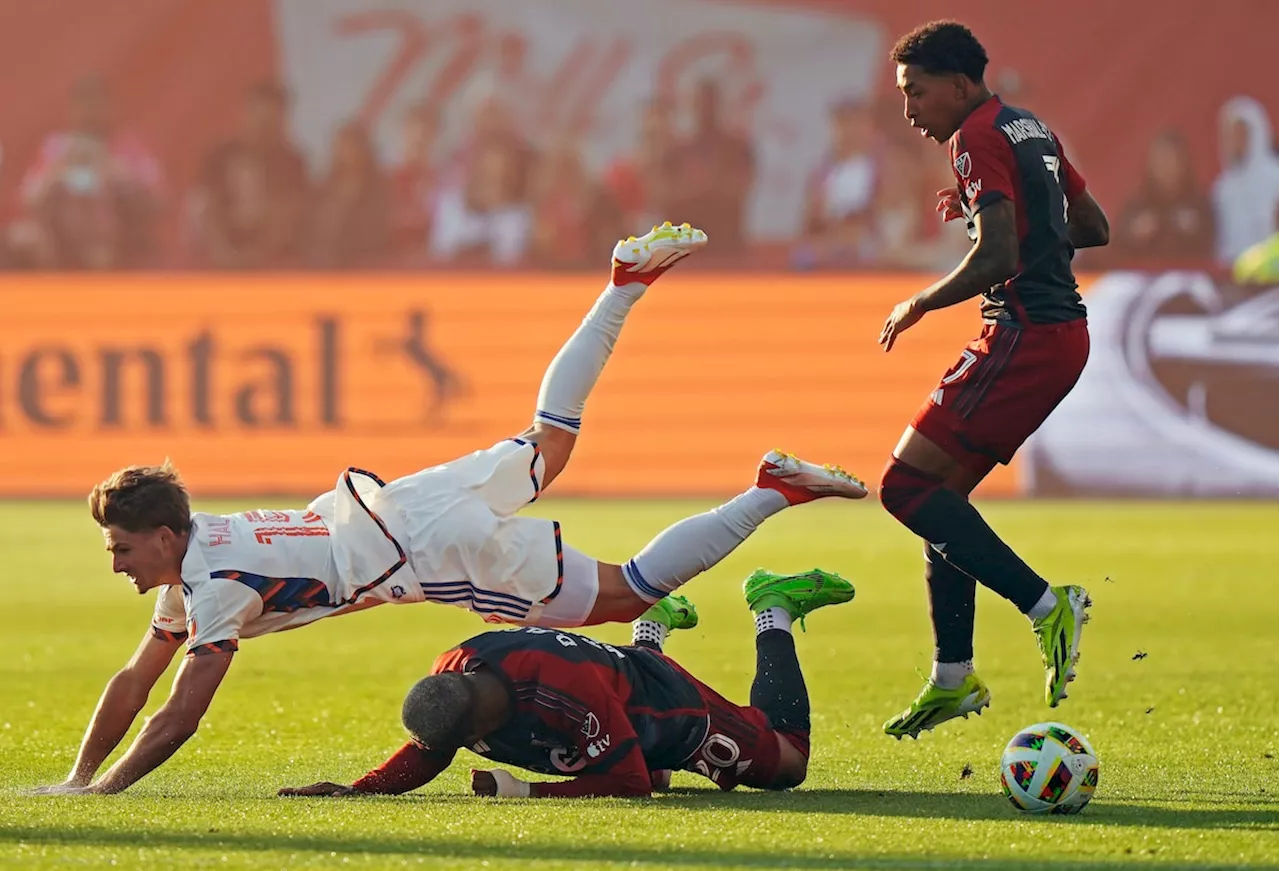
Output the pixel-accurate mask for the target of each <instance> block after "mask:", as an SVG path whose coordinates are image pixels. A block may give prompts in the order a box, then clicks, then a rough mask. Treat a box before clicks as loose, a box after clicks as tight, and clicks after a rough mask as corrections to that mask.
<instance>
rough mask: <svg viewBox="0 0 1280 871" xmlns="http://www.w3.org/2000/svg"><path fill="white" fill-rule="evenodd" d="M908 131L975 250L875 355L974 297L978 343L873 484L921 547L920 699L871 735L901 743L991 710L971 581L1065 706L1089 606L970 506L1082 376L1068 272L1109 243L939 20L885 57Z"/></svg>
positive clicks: (1027, 120)
mask: <svg viewBox="0 0 1280 871" xmlns="http://www.w3.org/2000/svg"><path fill="white" fill-rule="evenodd" d="M892 59H893V60H894V62H895V63H897V65H898V68H897V78H898V89H899V90H900V91H901V92H902V94H903V96H904V98H905V101H906V106H905V115H906V118H907V120H908V121H910V122H911V126H912V127H915V128H918V129H919V130H920V132H921V133H922V134H923V135H925V136H928V137H929V138H931V139H933V140H935V141H937V142H939V143H947V145H948V146H949V148H950V158H951V165H952V169H953V170H954V173H955V179H956V187H955V188H954V189H951V190H942V191H939V192H938V194H939V196H940V197H942V202H941V203H939V206H938V208H939V211H942V212H943V213H944V214H943V219H944V220H951V219H953V218H958V217H961V216H963V217H964V219H965V223H966V224H967V226H968V230H969V238H970V239H972V240H973V243H974V244H973V247H972V248H971V249H970V251H969V254H968V256H966V257H965V259H964V261H963V262H962V263H961V264H960V265H959V266H958V267H957V268H956V269H955V270H954V271H953V272H952V273H951V274H950V275H948V276H947V277H946V278H944V279H942V280H941V281H939V282H937V283H936V284H934V285H933V286H932V287H929V288H927V289H926V290H923V291H921V292H920V293H918V294H916V295H915V296H913V297H912V298H911V299H909V300H907V301H905V302H902V303H899V304H898V305H897V306H895V307H894V309H893V312H892V313H891V314H890V315H889V317H888V319H887V320H886V321H885V324H884V329H883V330H882V331H881V333H880V342H881V344H883V345H884V347H885V350H886V351H889V350H892V348H893V346H894V344H895V342H896V341H897V340H898V338H899V337H900V336H901V335H902V333H904V332H905V331H906V330H908V329H910V328H911V327H912V326H913V325H914V324H915V323H916V322H917V321H919V320H920V319H921V318H922V317H924V316H925V314H927V313H928V312H931V311H933V310H935V309H941V308H946V307H947V306H952V305H955V304H956V303H959V302H963V301H965V300H967V299H970V298H972V297H975V296H979V295H980V296H981V297H982V302H981V312H982V318H983V321H984V324H983V328H982V333H981V335H980V336H979V337H978V338H977V339H975V340H974V341H973V342H971V343H969V345H968V346H967V347H966V348H965V349H964V350H963V351H962V352H961V355H960V359H959V361H957V362H956V364H955V365H954V366H952V367H951V369H950V370H949V371H948V372H947V373H946V374H945V375H944V376H943V378H942V380H941V382H940V383H939V384H938V386H937V387H936V388H935V389H934V390H933V391H932V393H931V394H930V396H929V398H928V399H927V400H926V401H925V403H924V404H923V405H922V406H921V408H920V410H919V411H918V412H917V413H916V416H915V419H914V420H913V421H912V422H911V425H910V426H909V427H908V428H907V430H906V432H905V433H904V434H903V436H902V439H901V440H900V441H899V442H898V446H897V447H896V448H895V449H894V452H893V458H892V459H891V460H890V462H889V464H888V466H887V468H886V470H885V473H884V477H883V480H882V481H881V487H880V499H881V502H882V503H883V504H884V506H885V508H886V509H888V511H889V512H890V513H891V514H892V515H893V516H894V517H896V518H897V519H898V520H899V521H900V522H901V523H902V524H903V525H905V526H906V527H907V528H908V529H910V530H911V531H912V532H914V533H915V534H917V535H919V536H920V537H921V538H922V539H924V541H925V548H924V551H925V560H926V563H927V566H926V570H925V579H926V581H927V584H928V589H929V604H930V608H931V612H932V619H933V628H934V636H935V639H936V642H937V649H936V654H935V662H934V666H933V673H932V676H931V677H930V679H929V681H928V682H927V683H926V684H925V687H924V690H923V691H922V692H921V693H920V695H919V697H918V698H916V700H915V701H914V702H912V704H911V706H910V707H909V708H907V709H906V710H905V711H903V712H902V713H901V714H900V715H899V716H897V717H894V718H893V719H891V720H889V721H888V722H887V723H885V725H884V729H885V731H886V732H887V733H888V734H890V735H894V736H896V737H898V738H901V737H902V736H903V735H910V736H912V737H913V738H914V737H916V736H917V735H918V734H919V733H920V731H921V730H922V729H932V728H933V727H934V726H936V725H938V724H939V723H942V722H944V721H946V720H949V719H951V718H953V717H957V716H961V715H964V716H968V714H969V713H970V712H980V711H981V709H982V708H983V707H984V706H986V705H987V704H989V703H990V698H991V694H990V692H989V691H988V689H987V687H986V685H985V684H984V683H983V682H982V681H981V680H979V679H978V677H977V675H975V674H974V673H973V612H974V590H975V587H974V582H975V581H977V582H978V583H981V584H983V585H985V586H987V587H989V588H991V589H992V590H994V591H995V592H996V593H999V594H1000V595H1001V596H1003V597H1004V598H1006V599H1008V600H1009V601H1010V602H1012V603H1013V604H1014V605H1015V606H1016V607H1017V608H1018V610H1020V611H1022V612H1023V613H1024V614H1026V615H1027V616H1028V617H1029V618H1030V619H1031V623H1032V628H1033V629H1034V630H1035V635H1036V638H1037V640H1038V642H1039V645H1040V652H1041V655H1042V657H1043V660H1044V666H1045V701H1046V702H1048V704H1049V705H1050V706H1056V705H1057V704H1058V702H1059V701H1060V700H1062V699H1064V698H1066V695H1067V694H1066V687H1067V683H1068V682H1069V681H1071V680H1072V679H1073V678H1074V676H1075V670H1074V669H1075V663H1076V660H1077V658H1078V656H1079V643H1080V629H1081V626H1082V624H1083V623H1084V622H1085V621H1086V619H1087V617H1086V615H1085V608H1086V607H1088V605H1089V598H1088V595H1087V593H1086V592H1085V590H1083V589H1082V588H1080V587H1078V586H1061V587H1051V586H1050V585H1049V584H1048V583H1046V582H1045V580H1044V579H1043V578H1041V577H1040V576H1039V575H1038V574H1036V573H1035V572H1034V571H1032V570H1031V569H1030V568H1029V567H1028V566H1027V565H1026V563H1024V562H1023V561H1022V560H1021V559H1019V558H1018V556H1017V555H1016V554H1015V553H1014V552H1013V551H1012V550H1010V549H1009V547H1008V546H1007V545H1006V544H1005V543H1004V542H1003V541H1001V540H1000V538H999V537H998V536H997V535H996V534H995V532H993V531H992V530H991V528H990V527H989V526H987V524H986V522H985V521H984V520H983V519H982V517H981V515H979V514H978V512H977V510H976V509H975V508H974V507H973V506H972V505H971V504H970V503H969V501H968V496H969V493H970V492H971V491H972V490H973V488H974V487H975V486H977V484H978V483H979V482H980V481H981V480H982V479H983V478H984V477H986V475H987V474H988V473H989V472H990V471H991V470H992V468H994V466H995V464H996V463H1008V462H1009V460H1010V459H1011V458H1012V457H1013V454H1014V452H1015V451H1016V450H1017V449H1018V447H1019V446H1020V445H1021V444H1022V443H1023V442H1024V441H1026V439H1027V438H1028V437H1029V436H1030V435H1031V434H1032V433H1033V432H1035V431H1036V429H1038V428H1039V426H1040V425H1041V424H1042V423H1043V422H1044V420H1045V418H1047V417H1048V416H1049V414H1050V412H1052V411H1053V409H1054V408H1055V407H1056V406H1057V405H1058V403H1059V402H1061V401H1062V399H1063V398H1064V397H1065V396H1066V395H1067V393H1068V392H1069V391H1070V390H1071V388H1072V387H1073V386H1074V385H1075V383H1076V380H1077V379H1078V378H1079V377H1080V372H1081V370H1082V369H1083V368H1084V365H1085V360H1086V359H1087V358H1088V355H1089V333H1088V328H1087V326H1086V321H1085V308H1084V305H1083V304H1082V303H1081V300H1080V295H1079V294H1078V293H1077V292H1076V281H1075V277H1074V276H1073V275H1072V272H1071V259H1072V255H1073V252H1074V250H1075V249H1076V248H1087V247H1090V246H1095V245H1105V244H1106V243H1107V236H1108V229H1107V220H1106V216H1105V215H1104V214H1103V213H1102V210H1101V209H1100V208H1099V207H1098V204H1097V203H1096V202H1095V201H1094V199H1093V197H1092V196H1090V195H1089V193H1088V192H1087V191H1086V190H1085V182H1084V179H1083V178H1082V177H1081V176H1080V174H1079V173H1078V172H1076V170H1075V169H1074V168H1073V167H1072V165H1071V163H1070V162H1069V161H1068V160H1067V158H1066V155H1065V154H1064V153H1063V150H1062V144H1061V143H1060V142H1059V141H1058V139H1057V137H1056V136H1054V134H1053V133H1052V132H1051V131H1050V130H1049V128H1048V127H1046V126H1045V125H1044V124H1043V123H1042V122H1041V121H1039V120H1038V119H1037V118H1035V116H1033V115H1032V114H1031V113H1029V112H1026V111H1024V110H1022V109H1015V108H1013V107H1012V106H1007V105H1005V104H1004V103H1002V102H1001V101H1000V98H999V97H997V96H995V95H994V94H992V93H991V91H990V90H988V88H987V86H986V84H984V82H983V79H982V76H983V71H984V69H985V68H986V65H987V54H986V51H985V50H984V49H983V47H982V45H981V44H980V43H979V42H978V40H977V39H975V38H974V36H973V34H972V33H971V32H970V31H969V30H968V28H966V27H964V26H963V25H961V24H957V23H955V22H950V21H937V22H933V23H931V24H926V25H924V26H922V27H920V28H917V29H916V30H914V31H912V32H911V33H909V34H907V35H906V36H904V37H902V39H900V40H899V41H898V43H897V45H896V46H894V49H893V52H892Z"/></svg>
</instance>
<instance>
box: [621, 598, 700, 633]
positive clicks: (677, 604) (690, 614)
mask: <svg viewBox="0 0 1280 871" xmlns="http://www.w3.org/2000/svg"><path fill="white" fill-rule="evenodd" d="M636 620H649V621H652V622H654V623H661V624H662V625H663V626H665V627H667V629H670V630H676V629H692V628H693V627H695V626H697V625H698V609H697V608H695V607H693V603H692V602H690V601H689V600H688V599H686V598H685V597H684V596H667V597H666V598H665V599H659V600H658V601H656V602H654V603H653V604H652V605H650V606H649V610H648V611H645V612H644V613H643V614H641V615H640V616H639V617H637V618H636Z"/></svg>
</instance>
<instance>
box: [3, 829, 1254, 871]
mask: <svg viewBox="0 0 1280 871" xmlns="http://www.w3.org/2000/svg"><path fill="white" fill-rule="evenodd" d="M18 842H21V843H24V844H27V845H58V846H63V847H68V848H73V849H74V848H76V847H84V848H117V849H128V850H137V849H140V848H141V849H155V850H166V851H180V850H205V851H224V852H242V853H259V854H265V853H268V852H270V851H285V850H287V851H288V852H289V853H290V854H292V855H294V856H296V854H298V853H305V852H314V853H316V854H320V855H324V856H325V857H328V856H330V854H337V855H339V856H342V855H354V854H363V855H369V856H393V855H394V856H429V857H432V858H435V859H444V860H456V861H459V862H466V863H467V865H469V866H470V867H476V866H478V865H479V863H481V862H484V861H486V860H487V861H495V860H510V859H514V858H518V859H519V860H520V861H521V862H523V863H529V862H555V863H565V864H567V865H569V866H570V867H574V868H594V867H599V866H602V865H605V864H610V863H614V864H618V863H620V864H626V865H630V866H631V867H639V868H649V867H659V868H799V869H815V871H824V869H839V868H869V869H886V871H897V869H934V868H947V869H961V871H986V869H991V871H1014V869H1021V868H1027V867H1036V868H1046V869H1050V871H1053V869H1066V868H1071V869H1080V871H1088V869H1094V871H1114V869H1118V868H1122V867H1128V866H1129V865H1130V864H1131V863H1132V862H1133V859H1132V858H1117V859H1115V860H1104V861H1096V860H1094V861H1080V860H1079V859H1073V858H1065V857H1064V858H1056V857H1052V856H1045V857H1037V858H1036V860H1035V863H1034V865H1033V866H1029V865H1028V863H1027V860H1026V859H1024V858H967V857H960V856H952V855H948V854H946V853H937V854H934V855H931V856H910V855H885V854H858V853H848V852H843V851H842V852H839V853H828V854H826V855H823V854H821V853H791V852H787V851H786V850H785V849H779V848H778V847H777V846H770V847H769V849H768V850H766V851H762V850H760V848H759V847H758V846H749V847H748V848H747V849H744V850H743V851H735V850H706V849H698V848H688V847H670V848H667V849H662V848H660V847H629V846H624V845H620V844H601V845H599V846H595V845H591V846H586V845H581V844H562V845H561V844H539V843H528V842H526V841H524V840H521V841H520V842H519V844H518V845H517V844H515V843H513V842H511V841H494V842H489V843H477V842H476V841H474V840H464V839H461V838H457V837H437V838H429V837H405V836H403V835H400V836H397V835H369V836H363V835H351V836H340V835H310V834H307V835H299V836H297V837H288V836H281V835H276V834H270V835H269V834H265V833H245V834H238V833H231V832H217V833H202V832H193V831H185V832H184V831H135V832H122V831H114V830H108V829H92V828H81V827H77V828H69V827H68V828H61V827H48V828H36V827H31V828H4V829H0V844H4V843H18ZM175 858H177V859H178V860H179V862H180V861H181V857H180V855H175ZM261 858H262V859H263V860H264V861H269V860H268V859H267V857H266V856H265V855H263V856H262V857H261ZM1151 867H1153V868H1157V869H1159V871H1227V869H1232V871H1255V869H1263V868H1272V867H1274V866H1271V865H1262V864H1249V865H1246V864H1230V865H1223V864H1208V863H1186V862H1161V861H1159V860H1156V861H1155V862H1153V863H1151Z"/></svg>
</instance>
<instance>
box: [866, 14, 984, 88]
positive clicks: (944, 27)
mask: <svg viewBox="0 0 1280 871" xmlns="http://www.w3.org/2000/svg"><path fill="white" fill-rule="evenodd" d="M889 57H890V59H892V60H893V62H894V63H899V64H912V65H915V66H918V67H920V68H921V69H923V70H924V71H925V72H926V73H928V74H929V75H931V76H938V75H948V74H950V73H963V74H964V75H966V76H968V77H969V78H970V79H972V80H973V81H975V82H980V81H982V74H983V72H984V71H985V70H986V68H987V50H986V49H984V48H983V47H982V43H980V42H978V38H977V37H976V36H974V35H973V31H971V30H970V29H969V28H967V27H965V26H964V25H963V24H961V23H960V22H959V21H930V22H929V23H928V24H922V25H920V26H919V27H917V28H916V29H915V30H913V31H911V32H910V33H908V34H907V35H906V36H904V37H902V38H901V39H899V40H898V41H897V43H896V44H895V45H894V46H893V51H891V52H890V53H889Z"/></svg>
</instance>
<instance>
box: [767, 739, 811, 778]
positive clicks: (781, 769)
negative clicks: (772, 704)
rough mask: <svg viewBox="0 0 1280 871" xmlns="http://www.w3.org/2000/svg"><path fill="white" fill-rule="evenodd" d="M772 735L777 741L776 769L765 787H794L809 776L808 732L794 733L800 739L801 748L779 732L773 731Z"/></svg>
mask: <svg viewBox="0 0 1280 871" xmlns="http://www.w3.org/2000/svg"><path fill="white" fill-rule="evenodd" d="M774 737H776V738H777V741H778V770H777V772H776V773H775V774H774V776H773V781H772V782H771V783H770V784H769V786H768V787H767V788H768V789H794V788H796V787H797V786H799V785H800V784H802V783H804V779H805V778H806V777H808V776H809V753H808V748H809V737H808V734H807V733H805V734H804V735H803V736H801V735H799V734H797V735H796V737H797V738H800V739H801V740H802V743H803V745H804V749H803V750H802V749H800V747H799V746H797V745H796V743H794V742H793V741H792V740H791V739H790V738H788V737H787V736H786V735H784V734H782V733H781V732H775V733H774Z"/></svg>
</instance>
